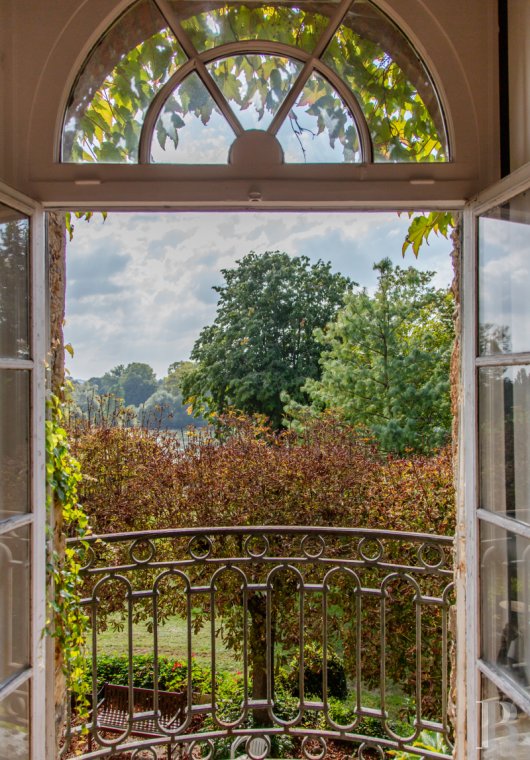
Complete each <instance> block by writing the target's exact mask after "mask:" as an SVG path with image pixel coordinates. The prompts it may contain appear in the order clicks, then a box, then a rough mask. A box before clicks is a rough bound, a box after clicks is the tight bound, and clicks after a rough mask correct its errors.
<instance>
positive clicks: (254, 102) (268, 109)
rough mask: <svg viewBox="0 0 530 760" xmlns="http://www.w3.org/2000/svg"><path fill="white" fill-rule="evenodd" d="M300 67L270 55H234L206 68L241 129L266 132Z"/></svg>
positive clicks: (300, 65) (295, 63)
mask: <svg viewBox="0 0 530 760" xmlns="http://www.w3.org/2000/svg"><path fill="white" fill-rule="evenodd" d="M301 69H302V64H301V63H299V62H298V61H293V60H291V59H289V58H282V57H279V56H272V55H236V56H233V57H230V58H222V59H221V60H219V61H214V62H213V63H210V64H209V65H208V71H209V73H210V74H211V76H212V78H213V80H214V81H215V83H216V84H217V86H218V87H219V89H220V90H221V92H222V93H223V95H224V96H225V98H226V99H227V101H228V103H229V105H230V107H231V108H232V110H233V111H234V113H235V115H236V116H237V118H238V119H239V121H240V123H241V126H242V127H243V129H267V127H268V126H269V124H270V123H271V121H272V118H273V116H274V114H275V113H276V111H277V110H278V108H279V107H280V105H281V104H282V102H283V100H284V99H285V96H286V95H287V93H288V92H289V90H290V89H291V87H292V85H293V84H294V81H295V79H296V77H297V76H298V74H299V73H300V71H301Z"/></svg>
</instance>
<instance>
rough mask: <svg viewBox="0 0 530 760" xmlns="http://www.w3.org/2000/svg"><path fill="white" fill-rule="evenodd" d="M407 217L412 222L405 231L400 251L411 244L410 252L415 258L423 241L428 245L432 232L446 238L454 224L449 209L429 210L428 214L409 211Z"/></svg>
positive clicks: (405, 249) (404, 250) (404, 251)
mask: <svg viewBox="0 0 530 760" xmlns="http://www.w3.org/2000/svg"><path fill="white" fill-rule="evenodd" d="M409 219H412V222H411V223H410V225H409V228H408V231H407V237H406V238H405V242H404V243H403V246H402V248H401V253H402V255H403V256H405V253H406V252H407V250H408V249H409V247H410V246H412V252H413V254H414V256H415V257H416V258H418V254H419V252H420V249H421V247H422V245H423V244H424V243H426V244H427V245H429V236H430V235H431V233H432V232H434V234H435V235H442V237H444V238H447V237H448V236H449V233H450V232H451V230H452V229H453V228H454V226H455V220H454V217H453V214H452V213H451V212H450V211H431V213H430V214H414V212H412V211H411V212H409Z"/></svg>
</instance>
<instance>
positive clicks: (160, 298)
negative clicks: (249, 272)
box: [65, 212, 451, 379]
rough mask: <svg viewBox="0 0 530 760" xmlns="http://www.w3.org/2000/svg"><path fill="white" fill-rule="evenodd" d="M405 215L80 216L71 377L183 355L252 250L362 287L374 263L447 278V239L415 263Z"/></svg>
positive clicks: (74, 255) (69, 322)
mask: <svg viewBox="0 0 530 760" xmlns="http://www.w3.org/2000/svg"><path fill="white" fill-rule="evenodd" d="M407 226H408V219H407V217H406V216H403V217H401V218H400V217H398V215H397V214H395V213H364V214H361V213H357V214H352V213H266V212H261V213H260V212H254V213H227V212H223V213H204V212H203V213H165V214H159V213H143V214H139V213H135V214H129V213H127V214H124V213H112V214H109V215H108V217H107V220H106V221H105V222H103V221H102V220H101V218H100V217H98V216H97V215H95V216H94V217H93V218H92V220H91V221H90V222H89V223H86V222H83V221H77V222H76V224H75V233H74V240H73V241H72V242H71V243H69V244H68V250H67V283H68V284H67V303H66V326H65V339H66V341H67V342H70V343H71V344H72V346H73V347H74V351H75V356H74V358H73V359H71V358H70V357H68V362H67V364H68V368H69V370H70V372H71V374H72V376H73V377H75V378H82V379H88V378H89V377H91V376H95V375H101V374H103V373H104V372H105V371H107V370H108V369H110V368H111V367H114V366H116V365H117V364H128V363H129V362H133V361H140V362H147V363H148V364H150V365H151V366H152V367H153V369H154V370H155V372H156V373H157V375H158V376H159V377H162V376H163V375H165V374H166V373H167V368H168V366H169V365H170V364H171V363H172V362H174V361H176V360H179V359H187V358H188V357H189V353H190V350H191V348H192V346H193V343H194V342H195V340H196V338H197V336H198V334H199V332H200V330H201V328H202V327H203V326H204V325H207V324H210V323H211V322H212V321H213V320H214V318H215V311H216V302H217V294H216V293H215V292H214V291H213V290H212V285H220V284H222V282H223V278H222V275H221V273H220V270H221V269H223V268H230V267H232V266H233V265H234V262H235V261H236V260H237V259H239V258H241V257H242V256H244V255H245V254H247V253H248V252H249V251H251V250H252V251H255V252H256V253H260V252H263V251H267V250H282V251H287V252H288V253H289V254H291V255H293V256H296V255H306V256H308V257H309V258H310V259H311V260H312V261H317V260H318V259H323V260H324V261H330V262H331V263H332V267H333V270H334V271H337V272H342V273H343V274H346V275H348V276H349V277H351V278H352V279H353V280H355V281H356V282H358V283H360V284H361V285H363V286H367V287H368V288H373V287H374V284H375V279H376V278H375V274H374V272H373V264H374V262H376V261H379V260H380V259H381V258H383V257H384V256H389V257H390V258H391V259H392V260H393V261H394V262H396V263H399V264H401V265H402V266H409V265H412V264H414V265H415V266H418V267H419V268H421V269H432V270H435V271H436V272H437V275H436V279H435V283H436V285H438V286H439V287H442V286H446V285H448V284H449V282H450V280H451V263H450V258H449V252H450V250H451V246H450V243H449V242H448V241H446V240H444V239H443V238H440V239H438V238H436V239H434V240H433V241H432V242H431V244H430V245H429V246H428V247H424V249H423V250H422V251H421V253H420V257H419V259H418V261H416V260H415V259H414V257H413V255H412V253H411V252H408V253H407V255H406V257H405V260H403V259H402V257H401V246H402V243H403V240H404V238H405V234H406V229H407Z"/></svg>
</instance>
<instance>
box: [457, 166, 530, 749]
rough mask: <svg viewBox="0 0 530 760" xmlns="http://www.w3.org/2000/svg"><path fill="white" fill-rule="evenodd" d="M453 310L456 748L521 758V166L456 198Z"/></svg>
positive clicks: (529, 377) (524, 259) (528, 224)
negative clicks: (458, 592) (460, 727)
mask: <svg viewBox="0 0 530 760" xmlns="http://www.w3.org/2000/svg"><path fill="white" fill-rule="evenodd" d="M462 307H463V312H462V325H463V328H462V373H463V384H462V402H463V403H462V416H461V430H460V485H461V488H460V497H461V499H463V508H462V509H461V514H462V515H463V516H464V520H463V522H464V523H465V524H464V525H463V526H461V532H462V536H463V537H464V539H465V540H464V541H463V542H462V544H463V545H464V547H465V548H464V550H463V551H462V552H461V555H460V557H461V559H463V558H464V557H465V563H464V564H463V568H464V569H462V566H460V567H459V564H458V563H457V567H459V570H460V576H461V589H462V591H463V592H464V596H463V598H464V599H465V605H462V604H461V605H460V610H459V615H460V617H459V622H458V623H457V638H458V641H459V646H458V652H459V657H460V658H461V660H462V657H464V656H465V658H466V659H467V662H466V664H465V667H464V668H460V680H459V683H458V684H457V691H459V692H460V693H459V694H458V697H459V699H462V697H463V695H464V694H465V695H466V699H465V705H466V710H467V726H466V736H465V739H464V741H465V743H466V744H467V747H466V750H465V755H462V756H465V757H466V758H472V757H473V758H475V757H476V758H481V760H493V758H495V760H497V759H498V760H501V759H504V758H510V760H523V758H528V757H530V167H529V166H527V167H524V168H523V169H521V170H519V171H517V172H514V173H513V174H512V175H510V176H509V177H507V178H506V179H505V180H502V181H501V182H500V183H498V184H497V185H496V186H494V187H491V188H489V189H488V190H487V192H485V193H483V194H481V196H479V197H478V198H477V199H476V200H475V201H474V202H473V203H471V204H469V205H468V206H467V209H466V212H465V218H464V257H463V271H462ZM461 599H462V597H461ZM464 630H465V639H464V636H463V633H464ZM464 641H465V645H464ZM461 746H462V745H461Z"/></svg>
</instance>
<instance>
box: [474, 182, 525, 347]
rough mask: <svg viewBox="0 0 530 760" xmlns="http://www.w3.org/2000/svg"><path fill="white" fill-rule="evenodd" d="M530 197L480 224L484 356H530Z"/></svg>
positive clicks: (496, 211) (493, 213)
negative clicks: (510, 354) (523, 353)
mask: <svg viewBox="0 0 530 760" xmlns="http://www.w3.org/2000/svg"><path fill="white" fill-rule="evenodd" d="M529 281H530V195H529V194H528V193H523V194H522V195H519V196H517V198H514V199H512V200H511V201H510V202H509V203H506V204H504V205H503V206H498V207H497V208H495V209H493V210H492V211H490V212H488V213H487V214H485V215H484V216H482V217H481V218H480V219H479V269H478V292H479V346H478V349H479V353H480V354H504V353H517V352H519V351H530V329H529V328H530V299H529V297H528V283H529Z"/></svg>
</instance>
